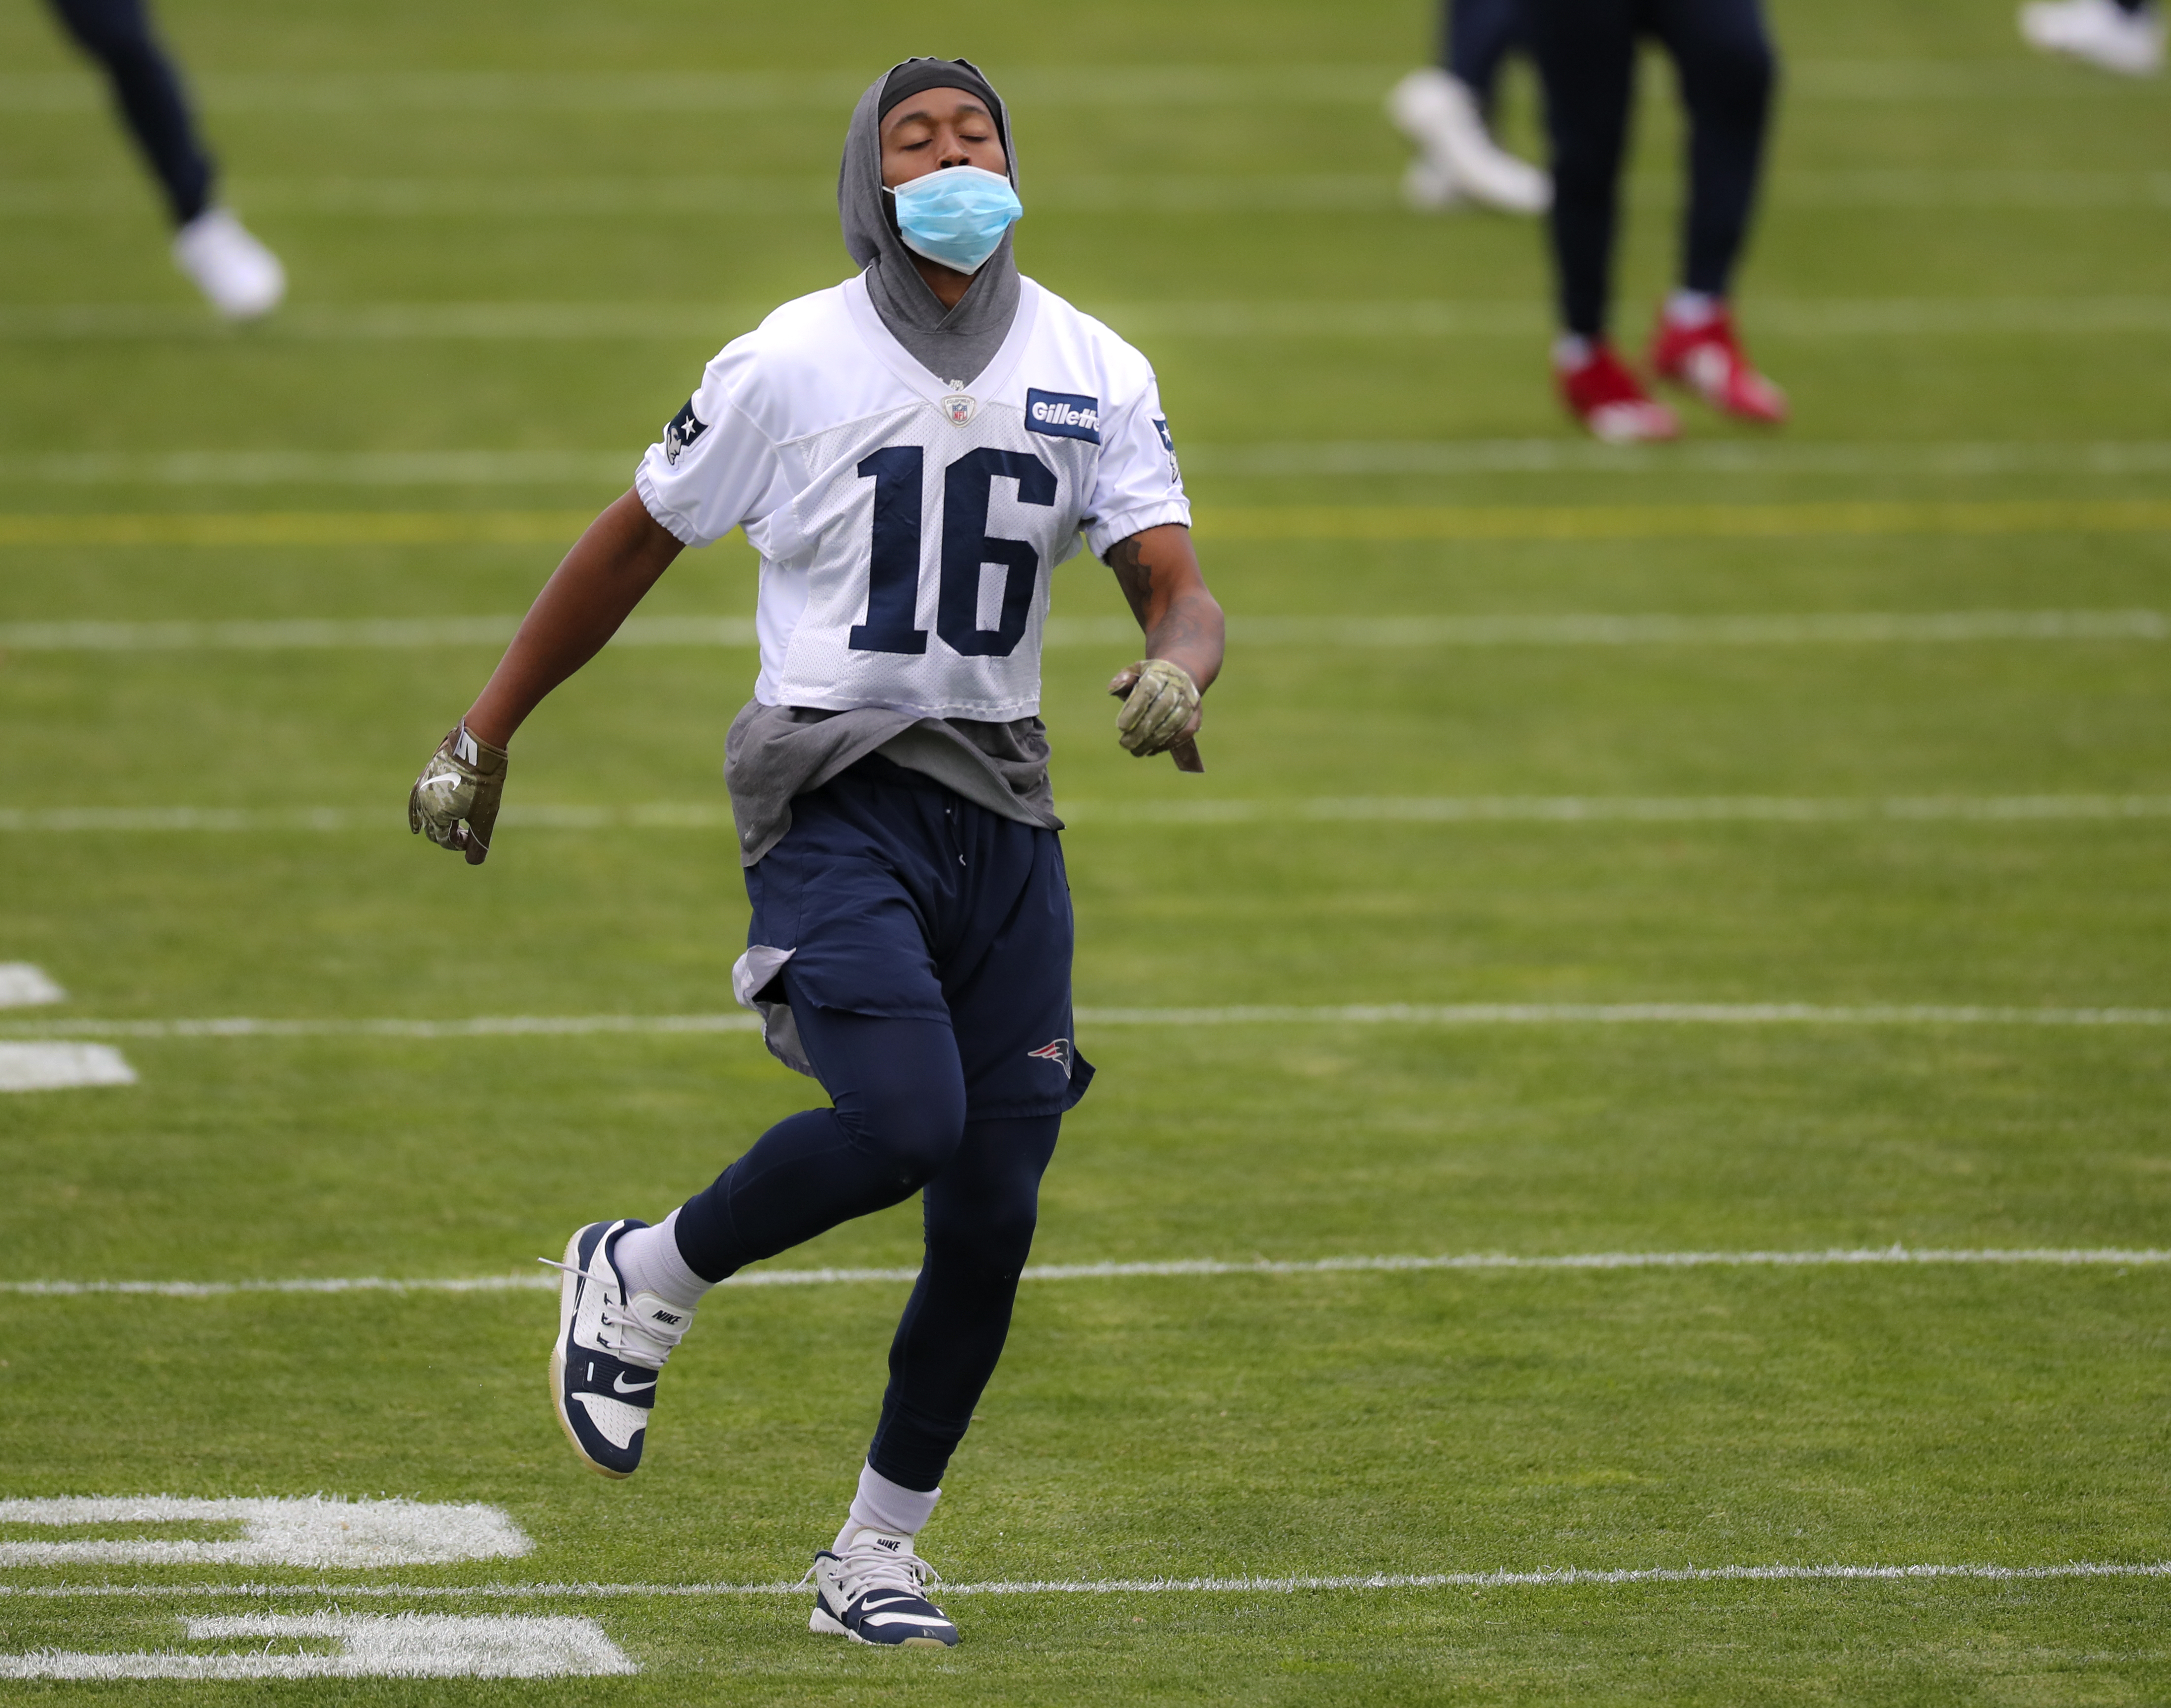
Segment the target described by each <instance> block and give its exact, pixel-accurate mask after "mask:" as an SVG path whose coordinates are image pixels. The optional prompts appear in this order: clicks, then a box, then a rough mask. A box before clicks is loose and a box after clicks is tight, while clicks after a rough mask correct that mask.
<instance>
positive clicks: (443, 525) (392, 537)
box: [0, 510, 595, 545]
mask: <svg viewBox="0 0 2171 1708" xmlns="http://www.w3.org/2000/svg"><path fill="white" fill-rule="evenodd" d="M594 520H595V513H594V512H593V511H589V510H405V511H403V510H353V511H345V510H269V511H249V512H241V513H231V512H229V513H215V512H206V513H189V512H180V513H138V514H132V515H119V516H112V515H108V516H92V515H84V516H67V515H57V516H56V515H45V516H25V515H14V516H7V515H0V545H571V544H572V542H573V541H574V540H576V539H577V538H578V537H579V535H580V534H581V531H582V529H585V528H586V527H587V525H588V524H589V523H591V522H592V521H594Z"/></svg>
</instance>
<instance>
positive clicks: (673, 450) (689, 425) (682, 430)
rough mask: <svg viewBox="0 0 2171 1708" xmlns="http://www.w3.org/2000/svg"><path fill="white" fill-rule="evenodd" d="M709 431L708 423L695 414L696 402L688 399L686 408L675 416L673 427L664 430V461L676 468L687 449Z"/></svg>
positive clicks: (673, 417) (672, 421)
mask: <svg viewBox="0 0 2171 1708" xmlns="http://www.w3.org/2000/svg"><path fill="white" fill-rule="evenodd" d="M708 430H709V424H708V422H705V421H703V420H702V419H701V417H700V416H698V415H695V414H694V400H693V399H692V398H690V397H689V398H688V399H687V400H686V406H685V408H683V409H682V410H680V411H678V414H676V415H674V416H672V417H671V425H670V426H669V427H666V428H664V429H663V460H664V461H665V462H667V463H668V464H670V465H672V466H673V468H676V467H677V466H678V459H679V456H680V454H682V453H683V452H684V450H685V448H686V447H687V446H689V445H690V444H692V443H694V440H695V439H698V438H700V437H701V435H702V434H703V433H705V432H708Z"/></svg>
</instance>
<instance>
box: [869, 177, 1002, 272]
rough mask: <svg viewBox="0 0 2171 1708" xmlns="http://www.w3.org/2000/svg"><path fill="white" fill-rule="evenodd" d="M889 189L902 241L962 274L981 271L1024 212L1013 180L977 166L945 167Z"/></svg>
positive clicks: (914, 249)
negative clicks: (894, 204)
mask: <svg viewBox="0 0 2171 1708" xmlns="http://www.w3.org/2000/svg"><path fill="white" fill-rule="evenodd" d="M889 194H890V195H891V196H894V197H895V198H896V199H897V228H898V235H899V236H900V237H902V238H903V239H904V246H905V247H906V248H907V249H909V250H912V251H913V252H914V253H915V254H917V255H925V256H926V257H927V258H928V260H931V261H940V262H941V264H942V265H943V266H946V267H954V268H956V269H957V271H959V272H961V273H976V272H978V271H979V270H980V264H981V263H982V262H983V261H984V260H987V258H988V257H989V255H993V254H994V252H995V245H996V244H1000V242H1001V241H1002V240H1003V234H1004V233H1005V232H1006V231H1008V230H1009V229H1010V222H1011V221H1012V220H1014V219H1016V218H1020V217H1021V216H1022V215H1023V214H1024V212H1025V208H1024V207H1023V205H1022V204H1021V203H1020V202H1019V201H1018V199H1017V192H1016V191H1014V190H1012V189H1011V188H1010V180H1009V179H1007V178H1005V177H1003V176H1002V175H1000V174H999V173H994V172H983V171H982V170H981V169H979V168H978V166H946V167H944V168H942V169H941V170H940V171H935V172H930V173H929V174H927V175H926V176H925V177H924V178H915V179H914V180H912V182H910V183H909V184H900V185H898V186H897V188H896V189H894V190H892V191H889Z"/></svg>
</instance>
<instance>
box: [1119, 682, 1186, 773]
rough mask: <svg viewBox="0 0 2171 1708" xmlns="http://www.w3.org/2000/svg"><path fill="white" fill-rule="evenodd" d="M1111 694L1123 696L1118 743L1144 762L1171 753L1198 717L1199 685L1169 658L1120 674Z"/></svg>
mask: <svg viewBox="0 0 2171 1708" xmlns="http://www.w3.org/2000/svg"><path fill="white" fill-rule="evenodd" d="M1108 691H1109V692H1110V693H1111V694H1120V695H1122V696H1123V710H1122V711H1121V712H1118V713H1117V714H1116V739H1117V740H1118V741H1120V742H1122V743H1123V746H1124V749H1126V750H1127V751H1128V752H1129V753H1132V754H1134V755H1137V757H1139V758H1140V759H1144V758H1145V757H1146V756H1147V755H1150V754H1156V753H1166V752H1167V751H1168V749H1171V747H1174V746H1175V745H1176V744H1177V743H1178V742H1179V741H1181V740H1182V739H1183V738H1184V736H1185V735H1186V733H1187V732H1188V731H1190V729H1191V728H1193V719H1195V718H1196V717H1198V684H1197V683H1196V682H1194V681H1193V680H1192V679H1191V673H1190V672H1189V671H1188V670H1187V669H1184V668H1183V666H1182V665H1181V664H1175V663H1170V662H1169V661H1168V660H1167V659H1166V658H1142V659H1140V660H1139V662H1138V663H1135V664H1134V665H1132V666H1131V667H1130V668H1129V669H1126V670H1122V671H1118V673H1117V675H1116V679H1115V680H1114V681H1112V682H1111V683H1110V684H1109V685H1108Z"/></svg>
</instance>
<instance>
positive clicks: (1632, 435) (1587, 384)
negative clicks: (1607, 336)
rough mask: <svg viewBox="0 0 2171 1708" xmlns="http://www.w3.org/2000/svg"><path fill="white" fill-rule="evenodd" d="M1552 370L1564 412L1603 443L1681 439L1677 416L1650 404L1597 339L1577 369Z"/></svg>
mask: <svg viewBox="0 0 2171 1708" xmlns="http://www.w3.org/2000/svg"><path fill="white" fill-rule="evenodd" d="M1553 371H1554V373H1555V374H1556V376H1557V378H1558V379H1559V381H1560V391H1561V400H1562V401H1563V403H1565V404H1567V405H1568V413H1569V414H1571V415H1573V416H1574V417H1575V418H1576V419H1577V420H1578V421H1579V422H1582V423H1583V424H1584V426H1585V427H1589V429H1590V431H1591V432H1592V434H1593V435H1594V436H1595V437H1596V438H1601V439H1604V440H1605V442H1606V443H1608V444H1610V445H1631V444H1637V443H1643V442H1644V441H1647V440H1651V439H1671V438H1680V437H1681V417H1680V416H1676V415H1675V413H1674V412H1673V411H1671V410H1670V409H1668V408H1667V407H1666V406H1665V405H1664V404H1663V403H1654V402H1653V401H1652V400H1651V398H1650V396H1649V395H1648V393H1646V392H1645V391H1644V389H1643V387H1642V386H1640V385H1638V384H1637V383H1636V376H1635V375H1634V374H1632V373H1630V372H1629V371H1628V370H1627V368H1624V367H1622V365H1621V358H1620V357H1618V356H1616V355H1615V354H1614V353H1613V346H1611V344H1608V343H1606V342H1605V341H1604V340H1603V339H1600V340H1598V341H1595V342H1594V343H1593V344H1592V345H1591V346H1590V354H1589V355H1588V356H1586V357H1584V359H1583V361H1582V362H1581V363H1579V364H1578V365H1577V366H1574V367H1568V366H1565V365H1563V364H1562V363H1558V362H1556V363H1555V364H1554V369H1553Z"/></svg>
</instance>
